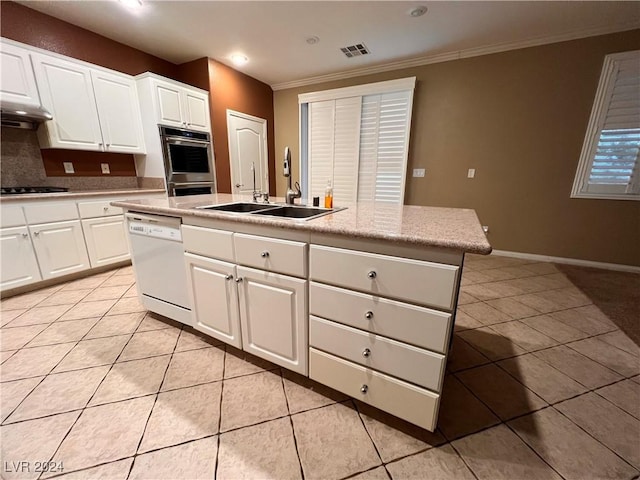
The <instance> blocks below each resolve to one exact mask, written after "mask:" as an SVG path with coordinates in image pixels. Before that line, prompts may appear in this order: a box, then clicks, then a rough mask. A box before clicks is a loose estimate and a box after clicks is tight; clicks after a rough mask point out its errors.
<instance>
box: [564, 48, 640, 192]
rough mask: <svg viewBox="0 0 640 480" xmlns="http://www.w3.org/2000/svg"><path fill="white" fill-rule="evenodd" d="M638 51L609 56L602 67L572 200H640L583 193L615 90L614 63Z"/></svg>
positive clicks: (574, 182)
mask: <svg viewBox="0 0 640 480" xmlns="http://www.w3.org/2000/svg"><path fill="white" fill-rule="evenodd" d="M638 52H639V51H638V50H635V51H630V52H622V53H617V54H611V55H607V56H606V57H605V59H604V64H603V66H602V72H601V73H600V79H599V80H598V89H597V91H596V96H595V99H594V101H593V108H592V110H591V116H590V118H589V124H588V125H587V133H586V135H585V138H584V143H583V145H582V152H581V153H580V160H579V162H578V168H577V170H576V175H575V178H574V180H573V188H572V189H571V198H590V199H604V200H636V201H638V200H640V194H614V193H595V192H583V191H582V186H583V184H584V182H585V181H586V179H587V178H588V174H589V172H590V170H591V164H592V159H593V156H594V149H595V148H596V146H597V144H598V138H599V133H600V129H599V128H598V123H599V121H600V120H601V118H602V117H601V116H602V114H603V113H604V110H605V109H607V108H608V105H605V100H606V98H607V97H608V94H609V91H610V89H611V88H613V82H614V81H615V78H613V75H612V72H613V69H614V68H615V64H614V62H615V61H616V60H623V59H625V58H631V57H633V56H635V55H637V54H638Z"/></svg>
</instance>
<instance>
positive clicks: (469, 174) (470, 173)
mask: <svg viewBox="0 0 640 480" xmlns="http://www.w3.org/2000/svg"><path fill="white" fill-rule="evenodd" d="M475 176H476V169H475V168H470V169H469V171H468V172H467V178H474V177H475Z"/></svg>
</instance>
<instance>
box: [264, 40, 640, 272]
mask: <svg viewBox="0 0 640 480" xmlns="http://www.w3.org/2000/svg"><path fill="white" fill-rule="evenodd" d="M638 46H640V30H634V31H630V32H623V33H618V34H612V35H605V36H600V37H592V38H586V39H581V40H575V41H571V42H563V43H557V44H552V45H546V46H541V47H534V48H526V49H521V50H514V51H510V52H505V53H499V54H493V55H485V56H481V57H475V58H468V59H462V60H456V61H450V62H444V63H438V64H433V65H425V66H422V67H416V68H409V69H404V70H398V71H394V72H386V73H381V74H377V75H368V76H363V77H358V78H351V79H346V80H341V81H335V82H330V83H325V84H318V85H310V86H306V87H302V88H296V89H288V90H281V91H276V92H274V102H275V105H274V111H275V125H276V145H275V147H276V152H280V151H282V150H283V149H284V147H285V146H287V145H288V146H290V147H291V148H292V153H293V158H294V162H293V163H294V174H295V176H298V171H297V170H298V165H299V164H298V159H299V151H298V94H300V93H304V92H311V91H319V90H326V89H330V88H338V87H345V86H349V85H357V84H363V83H370V82H377V81H383V80H390V79H394V78H403V77H410V76H415V77H417V85H416V90H415V99H414V108H413V122H412V128H411V142H410V149H409V164H408V169H407V172H409V173H410V172H411V171H412V169H413V168H425V169H426V176H425V178H411V176H410V174H409V175H408V178H407V187H406V196H405V203H407V204H413V205H433V206H447V207H466V208H473V209H475V210H476V212H477V213H478V216H479V218H480V220H481V222H482V224H483V225H488V226H489V228H490V234H489V240H490V241H491V244H492V246H493V247H494V249H499V250H510V251H516V252H526V253H535V254H542V255H551V256H559V257H570V258H578V259H584V260H593V261H599V262H610V263H621V264H627V265H640V203H639V202H635V201H623V200H588V199H571V198H569V195H570V192H571V187H572V184H573V179H574V176H575V172H576V167H577V164H578V159H579V156H580V150H581V148H582V142H583V139H584V135H585V130H586V126H587V123H588V120H589V115H590V113H591V106H592V104H593V98H594V95H595V91H596V87H597V84H598V79H599V76H600V70H601V68H602V62H603V60H604V56H605V55H606V54H608V53H613V52H619V51H625V50H633V49H637V48H638ZM277 164H278V163H277V162H276V165H277ZM469 168H475V169H476V177H475V178H474V179H467V170H468V169H469ZM276 179H277V191H278V194H279V195H283V193H284V191H285V189H286V187H285V182H284V178H283V177H282V175H281V172H277V173H276Z"/></svg>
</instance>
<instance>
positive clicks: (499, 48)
mask: <svg viewBox="0 0 640 480" xmlns="http://www.w3.org/2000/svg"><path fill="white" fill-rule="evenodd" d="M638 28H640V25H638V23H637V22H628V23H626V24H621V25H617V26H615V27H613V26H606V27H599V28H591V29H584V30H579V31H574V32H570V33H564V34H561V35H550V36H545V37H537V38H530V39H526V40H519V41H517V42H505V43H496V44H493V45H486V46H483V47H476V48H468V49H465V50H458V51H455V52H447V53H441V54H438V55H426V56H421V57H415V58H409V59H406V60H400V61H397V62H390V63H385V64H382V65H374V66H371V67H362V68H356V69H354V70H347V71H343V72H336V73H329V74H326V75H318V76H315V77H307V78H302V79H300V80H293V81H290V82H282V83H275V84H273V85H271V88H272V89H273V90H274V91H277V90H285V89H288V88H297V87H304V86H306V85H313V84H316V83H324V82H331V81H334V80H342V79H345V78H353V77H361V76H364V75H372V74H375V73H382V72H389V71H392V70H401V69H403V68H411V67H420V66H422V65H429V64H432V63H441V62H449V61H451V60H459V59H461V58H471V57H479V56H482V55H490V54H492V53H500V52H507V51H509V50H518V49H521V48H529V47H537V46H540V45H547V44H550V43H560V42H566V41H569V40H577V39H579V38H587V37H596V36H598V35H607V34H610V33H617V32H625V31H628V30H636V29H638Z"/></svg>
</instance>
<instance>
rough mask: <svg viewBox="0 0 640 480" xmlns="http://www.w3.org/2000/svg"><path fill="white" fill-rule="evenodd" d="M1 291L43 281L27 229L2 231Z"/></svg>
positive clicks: (0, 243)
mask: <svg viewBox="0 0 640 480" xmlns="http://www.w3.org/2000/svg"><path fill="white" fill-rule="evenodd" d="M0 251H2V262H0V272H1V273H0V289H2V290H5V289H8V288H15V287H21V286H23V285H28V284H29V283H33V282H37V281H39V280H42V277H41V276H40V270H39V269H38V261H37V260H36V254H35V252H34V250H33V245H32V243H31V239H30V238H29V230H28V229H27V227H15V228H4V229H2V230H1V231H0Z"/></svg>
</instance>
